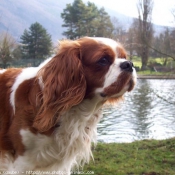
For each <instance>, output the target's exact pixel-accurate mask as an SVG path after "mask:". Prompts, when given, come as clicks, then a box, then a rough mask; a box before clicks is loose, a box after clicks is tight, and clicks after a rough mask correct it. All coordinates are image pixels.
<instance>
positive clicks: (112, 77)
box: [96, 58, 126, 93]
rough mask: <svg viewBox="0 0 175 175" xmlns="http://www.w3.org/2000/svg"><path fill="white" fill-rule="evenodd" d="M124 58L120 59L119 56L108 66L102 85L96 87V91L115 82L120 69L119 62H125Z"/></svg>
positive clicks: (100, 90)
mask: <svg viewBox="0 0 175 175" xmlns="http://www.w3.org/2000/svg"><path fill="white" fill-rule="evenodd" d="M125 61H126V60H125V59H121V58H116V59H115V61H114V63H113V64H112V65H111V66H110V68H109V70H108V72H107V74H106V76H105V81H104V85H103V87H102V88H97V89H96V92H97V93H98V92H102V91H103V90H104V89H105V88H106V87H108V86H110V85H111V84H113V83H114V82H116V80H117V78H118V76H119V75H120V73H121V69H120V64H121V63H123V62H125Z"/></svg>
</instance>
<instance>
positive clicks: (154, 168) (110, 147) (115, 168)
mask: <svg viewBox="0 0 175 175" xmlns="http://www.w3.org/2000/svg"><path fill="white" fill-rule="evenodd" d="M93 155H94V159H95V161H94V162H93V161H91V163H90V164H89V165H85V167H84V169H83V171H84V172H87V171H91V172H94V174H95V175H175V138H172V139H167V140H161V141H158V140H144V141H136V142H133V143H121V144H120V143H109V144H107V143H98V145H97V147H96V148H95V149H94V150H93Z"/></svg>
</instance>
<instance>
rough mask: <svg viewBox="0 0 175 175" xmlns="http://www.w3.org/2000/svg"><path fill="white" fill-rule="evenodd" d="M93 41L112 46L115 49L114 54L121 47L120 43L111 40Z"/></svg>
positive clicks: (98, 39)
mask: <svg viewBox="0 0 175 175" xmlns="http://www.w3.org/2000/svg"><path fill="white" fill-rule="evenodd" d="M92 39H94V40H96V41H99V42H102V43H103V44H106V45H108V46H110V47H111V48H112V49H113V51H114V53H116V49H117V46H119V43H117V42H116V41H114V40H112V39H110V38H103V37H92Z"/></svg>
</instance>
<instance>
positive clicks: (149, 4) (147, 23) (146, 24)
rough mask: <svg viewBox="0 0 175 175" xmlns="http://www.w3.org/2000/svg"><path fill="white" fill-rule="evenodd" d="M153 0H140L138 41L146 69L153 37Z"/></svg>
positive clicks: (143, 66)
mask: <svg viewBox="0 0 175 175" xmlns="http://www.w3.org/2000/svg"><path fill="white" fill-rule="evenodd" d="M152 8H153V1H152V0H138V6H137V9H138V14H139V17H138V22H137V23H136V24H137V26H136V27H137V29H138V30H137V34H138V36H137V42H138V43H139V46H140V47H139V50H138V51H139V54H140V56H141V59H142V67H141V69H142V70H145V69H146V66H147V63H148V56H149V45H151V42H152V37H153V26H152V23H151V17H152Z"/></svg>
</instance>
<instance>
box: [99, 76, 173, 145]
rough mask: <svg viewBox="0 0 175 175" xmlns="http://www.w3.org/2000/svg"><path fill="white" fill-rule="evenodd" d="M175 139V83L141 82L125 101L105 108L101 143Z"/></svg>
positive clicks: (165, 81)
mask: <svg viewBox="0 0 175 175" xmlns="http://www.w3.org/2000/svg"><path fill="white" fill-rule="evenodd" d="M170 137H175V80H146V79H139V80H138V83H137V86H136V88H135V89H134V91H132V92H131V93H127V94H126V95H125V100H124V102H121V103H120V105H118V106H114V107H110V108H109V107H108V108H105V109H104V114H103V118H102V120H101V122H100V123H99V124H98V141H102V142H132V141H135V140H143V139H166V138H170Z"/></svg>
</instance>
